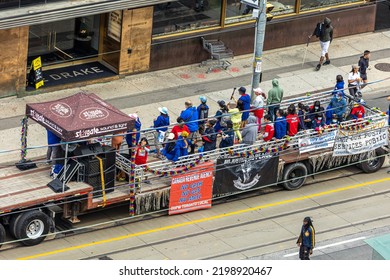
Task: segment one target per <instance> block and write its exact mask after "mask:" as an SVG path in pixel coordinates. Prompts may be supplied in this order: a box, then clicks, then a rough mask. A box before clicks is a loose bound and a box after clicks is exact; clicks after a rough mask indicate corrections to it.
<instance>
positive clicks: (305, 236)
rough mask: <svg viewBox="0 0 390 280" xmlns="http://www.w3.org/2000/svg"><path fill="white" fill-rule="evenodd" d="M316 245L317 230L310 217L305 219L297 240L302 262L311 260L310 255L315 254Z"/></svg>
mask: <svg viewBox="0 0 390 280" xmlns="http://www.w3.org/2000/svg"><path fill="white" fill-rule="evenodd" d="M315 244H316V242H315V229H314V226H313V222H312V220H311V218H310V217H305V218H304V219H303V225H302V228H301V232H300V234H299V237H298V240H297V245H298V247H299V258H300V259H301V260H310V255H311V254H312V253H313V249H314V246H315Z"/></svg>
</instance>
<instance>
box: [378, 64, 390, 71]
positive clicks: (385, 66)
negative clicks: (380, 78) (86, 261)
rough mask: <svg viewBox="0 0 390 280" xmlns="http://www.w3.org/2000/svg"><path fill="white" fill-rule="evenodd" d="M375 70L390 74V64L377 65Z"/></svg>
mask: <svg viewBox="0 0 390 280" xmlns="http://www.w3.org/2000/svg"><path fill="white" fill-rule="evenodd" d="M375 68H376V69H378V70H379V71H385V72H390V63H378V64H375Z"/></svg>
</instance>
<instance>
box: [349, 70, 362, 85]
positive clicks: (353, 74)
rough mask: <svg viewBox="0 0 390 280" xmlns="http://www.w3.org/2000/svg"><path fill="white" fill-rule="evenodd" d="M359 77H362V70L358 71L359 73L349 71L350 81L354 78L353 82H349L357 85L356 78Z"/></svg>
mask: <svg viewBox="0 0 390 280" xmlns="http://www.w3.org/2000/svg"><path fill="white" fill-rule="evenodd" d="M358 78H360V72H357V73H354V72H349V74H348V81H350V80H354V81H353V82H352V83H349V84H351V85H354V86H356V85H357V84H358V82H356V81H355V79H358Z"/></svg>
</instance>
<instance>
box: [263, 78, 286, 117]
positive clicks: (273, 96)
mask: <svg viewBox="0 0 390 280" xmlns="http://www.w3.org/2000/svg"><path fill="white" fill-rule="evenodd" d="M282 99H283V89H282V88H281V87H280V86H279V81H278V80H277V79H273V80H272V88H271V89H270V90H269V91H268V99H267V105H268V114H269V115H270V117H271V120H270V121H271V122H273V121H275V112H276V110H278V109H279V107H280V102H282Z"/></svg>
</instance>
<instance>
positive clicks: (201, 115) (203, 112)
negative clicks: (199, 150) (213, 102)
mask: <svg viewBox="0 0 390 280" xmlns="http://www.w3.org/2000/svg"><path fill="white" fill-rule="evenodd" d="M199 99H200V102H201V103H200V105H199V106H198V107H197V108H196V110H197V111H198V119H199V122H198V125H199V133H200V134H202V133H203V131H204V124H205V122H206V121H207V118H208V117H209V106H208V105H207V104H206V103H207V98H206V96H200V97H199Z"/></svg>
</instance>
